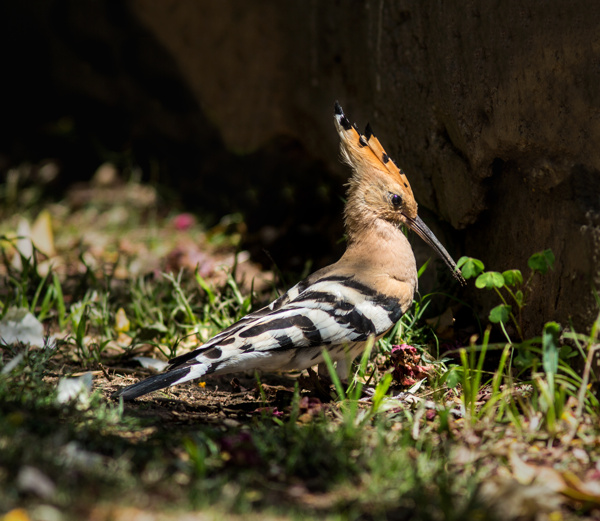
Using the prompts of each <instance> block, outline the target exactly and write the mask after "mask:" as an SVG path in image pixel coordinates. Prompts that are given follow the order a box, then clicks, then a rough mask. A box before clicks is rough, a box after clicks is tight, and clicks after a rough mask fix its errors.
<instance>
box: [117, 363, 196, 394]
mask: <svg viewBox="0 0 600 521" xmlns="http://www.w3.org/2000/svg"><path fill="white" fill-rule="evenodd" d="M191 370H192V369H191V367H180V368H178V369H173V370H172V371H167V372H166V373H161V374H157V375H155V376H150V377H149V378H146V379H145V380H142V381H141V382H138V383H136V384H133V385H130V386H129V387H125V388H124V389H120V390H118V391H117V392H116V393H114V394H113V395H112V397H113V398H123V400H125V401H129V400H135V399H136V398H138V397H140V396H142V395H144V394H148V393H150V392H152V391H156V390H158V389H164V388H165V387H169V386H170V385H172V384H174V383H175V382H177V381H179V380H181V379H182V378H184V377H185V376H186V375H188V374H189V372H190V371H191Z"/></svg>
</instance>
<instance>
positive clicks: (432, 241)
mask: <svg viewBox="0 0 600 521" xmlns="http://www.w3.org/2000/svg"><path fill="white" fill-rule="evenodd" d="M406 222H407V224H408V226H409V227H410V228H411V229H412V230H413V231H415V232H416V234H417V235H418V236H419V237H421V239H423V240H424V241H425V242H426V243H427V244H429V246H431V247H432V248H433V249H434V250H435V252H436V253H437V254H438V255H439V256H440V257H441V258H442V260H443V261H444V262H445V263H446V266H448V267H449V268H450V271H451V272H452V275H454V278H455V279H456V280H458V282H460V283H461V285H463V286H464V285H465V284H466V283H467V282H466V281H465V279H464V278H463V276H462V273H461V272H460V270H459V269H458V266H456V263H455V262H454V260H453V259H452V257H450V254H449V253H448V252H447V251H446V249H445V248H444V247H443V246H442V245H441V243H440V241H438V240H437V238H436V236H435V235H433V232H432V231H431V230H430V229H429V228H428V227H427V225H426V224H425V223H424V222H423V221H422V220H421V218H420V217H419V216H418V215H417V216H416V217H415V218H414V219H411V218H410V217H406Z"/></svg>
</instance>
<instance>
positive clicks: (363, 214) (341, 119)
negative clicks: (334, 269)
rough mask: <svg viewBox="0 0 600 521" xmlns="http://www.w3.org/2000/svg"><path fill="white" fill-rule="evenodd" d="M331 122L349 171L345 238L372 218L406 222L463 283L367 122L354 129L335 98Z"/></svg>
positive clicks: (400, 222)
mask: <svg viewBox="0 0 600 521" xmlns="http://www.w3.org/2000/svg"><path fill="white" fill-rule="evenodd" d="M334 121H335V126H336V129H337V131H338V133H339V135H340V141H341V144H340V151H341V154H342V158H343V160H344V162H346V163H348V165H350V167H351V168H352V170H353V175H352V177H351V178H350V182H349V189H348V202H347V204H346V209H345V212H344V216H345V221H346V228H347V232H348V236H349V239H350V240H351V241H352V240H353V239H354V238H355V236H357V235H359V234H360V233H362V232H364V231H365V228H366V227H368V226H369V223H370V222H373V221H374V220H375V219H383V220H385V221H387V222H390V223H392V224H393V225H395V226H396V227H400V226H401V225H406V226H408V227H409V228H411V229H412V230H414V231H415V232H416V233H417V234H418V235H419V236H420V237H421V238H422V239H423V240H424V241H425V242H427V243H428V244H429V245H430V246H431V247H432V248H433V249H434V250H435V251H436V253H437V254H438V255H439V256H440V257H441V258H442V259H443V260H444V262H445V263H446V264H447V265H448V267H449V268H450V270H451V271H452V274H453V275H454V277H455V278H456V279H457V280H458V281H459V282H460V283H461V284H464V283H465V281H464V279H463V277H462V275H461V273H460V271H459V270H458V268H457V266H456V264H455V263H454V260H453V259H452V257H450V255H449V254H448V252H447V251H446V250H445V248H444V247H443V246H442V245H441V244H440V242H439V241H438V240H437V238H436V237H435V235H434V234H433V232H432V231H431V230H430V229H429V228H428V227H427V226H426V225H425V223H424V222H423V221H422V220H421V218H420V217H419V216H418V215H417V209H418V206H417V201H416V200H415V197H414V195H413V192H412V189H411V187H410V184H409V182H408V179H407V178H406V175H405V174H404V172H403V171H402V170H401V169H400V168H398V166H397V165H396V163H395V162H394V161H393V160H392V159H391V158H390V156H389V155H388V154H387V153H386V151H385V150H384V148H383V146H381V143H380V142H379V140H378V139H377V138H376V137H375V136H374V135H373V131H372V130H371V127H370V126H369V125H367V128H366V129H365V133H364V134H361V133H360V132H358V129H357V128H356V125H352V124H351V123H350V120H349V119H348V118H347V117H346V115H345V114H344V111H343V110H342V107H341V106H340V104H339V103H338V102H337V101H336V103H335V109H334Z"/></svg>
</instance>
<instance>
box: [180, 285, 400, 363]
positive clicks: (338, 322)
mask: <svg viewBox="0 0 600 521" xmlns="http://www.w3.org/2000/svg"><path fill="white" fill-rule="evenodd" d="M401 315H402V309H401V307H400V303H399V302H398V300H397V299H395V298H389V297H386V296H385V295H381V294H379V293H377V292H375V291H373V290H372V289H370V288H368V287H367V286H365V285H363V284H361V283H359V282H357V281H356V280H355V279H354V278H353V277H348V276H330V277H325V278H322V279H320V280H318V281H316V282H315V283H313V284H309V285H308V286H306V285H305V284H303V283H302V282H301V283H299V284H297V285H296V286H294V287H293V288H291V289H290V290H289V291H288V292H287V293H286V294H285V295H283V296H282V297H280V298H279V299H278V300H276V301H275V302H273V303H272V304H271V305H270V306H267V307H265V308H263V309H261V310H259V311H257V312H256V313H253V314H251V315H248V316H247V317H245V318H244V319H242V320H240V321H239V322H237V323H236V324H234V325H233V326H231V327H230V328H228V329H227V330H225V331H223V332H221V333H219V334H218V335H217V336H216V337H214V338H212V339H211V340H210V341H209V342H207V343H206V344H204V345H203V346H202V347H201V348H200V349H197V350H195V351H193V352H191V353H188V354H186V355H183V356H181V357H178V358H175V359H173V360H172V361H171V363H172V366H171V367H172V368H176V367H180V366H181V365H183V364H197V363H202V364H207V363H209V362H210V364H211V368H210V369H208V370H207V373H213V372H215V371H218V372H223V371H222V370H223V369H225V368H227V369H229V370H243V369H246V368H245V367H238V366H239V365H244V358H246V359H247V360H248V367H247V369H252V368H253V367H262V368H267V369H268V368H288V366H289V365H290V363H288V361H287V360H286V357H287V358H289V359H290V362H292V359H293V358H298V354H299V353H300V352H301V351H302V350H304V349H311V350H314V349H316V350H318V351H320V350H321V349H323V348H328V347H329V346H338V345H343V344H352V343H356V342H363V341H366V340H367V339H368V338H369V336H375V337H379V336H381V335H383V334H384V333H385V332H386V331H388V330H389V329H390V328H391V327H392V326H393V325H394V324H395V323H396V322H397V321H398V320H399V318H400V316H401ZM294 351H295V353H294ZM250 353H254V355H253V356H247V357H243V356H242V355H250ZM278 354H279V355H283V356H276V355H278ZM269 358H271V359H269ZM252 362H256V365H255V364H254V363H252ZM292 365H293V364H292ZM298 368H301V367H298ZM207 373H205V374H207Z"/></svg>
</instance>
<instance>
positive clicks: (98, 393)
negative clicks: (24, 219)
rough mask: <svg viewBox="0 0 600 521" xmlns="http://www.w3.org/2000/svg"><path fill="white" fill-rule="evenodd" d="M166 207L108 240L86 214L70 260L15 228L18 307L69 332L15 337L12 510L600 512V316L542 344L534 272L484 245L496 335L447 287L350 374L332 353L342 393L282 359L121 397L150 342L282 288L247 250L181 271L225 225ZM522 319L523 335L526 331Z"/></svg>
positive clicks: (1, 451) (175, 347) (202, 328)
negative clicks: (92, 240)
mask: <svg viewBox="0 0 600 521" xmlns="http://www.w3.org/2000/svg"><path fill="white" fill-rule="evenodd" d="M124 206H125V205H124ZM92 209H93V202H92V203H90V204H89V206H88V207H87V208H85V209H84V210H80V211H81V212H87V213H91V214H93V215H95V216H96V217H95V218H97V216H98V212H100V214H102V212H106V211H108V210H102V209H96V210H97V211H96V212H92V211H91V210H92ZM76 212H77V210H74V209H71V208H63V209H61V210H60V211H58V210H56V208H55V211H54V214H53V218H54V219H55V220H56V221H57V224H59V223H60V224H62V225H63V226H56V228H57V231H58V230H59V229H60V230H71V231H70V232H69V233H71V234H72V233H73V231H72V228H71V227H69V226H68V223H69V222H71V219H73V220H74V221H78V222H81V220H82V219H83V214H80V215H74V214H75V213H76ZM150 214H151V215H152V219H150V220H149V222H150V224H149V225H148V227H147V228H145V226H146V225H145V224H144V222H145V221H144V219H143V218H142V217H140V215H139V209H137V210H136V213H135V215H132V216H130V218H129V219H126V220H125V222H124V224H123V225H122V226H120V227H118V229H115V228H114V226H113V227H111V228H110V230H106V231H102V233H106V235H103V236H101V238H100V239H98V238H96V240H97V241H98V242H102V243H103V244H104V245H105V247H103V248H94V245H93V244H87V245H86V244H85V243H84V242H83V237H84V236H85V235H84V234H83V233H82V232H85V231H87V229H86V227H85V225H84V226H83V227H82V229H80V230H78V233H82V236H81V237H78V236H76V237H73V236H71V237H62V236H61V235H60V234H57V237H56V242H57V246H58V245H59V244H67V245H70V247H64V248H63V249H60V248H58V247H57V249H58V250H59V254H58V255H57V256H56V258H55V260H56V265H51V263H48V262H47V260H46V258H45V256H44V255H42V254H40V253H39V252H37V253H35V254H34V256H33V257H31V258H29V257H27V256H24V255H20V254H19V252H18V251H17V250H16V249H15V238H14V232H13V231H12V230H13V229H15V223H14V222H11V221H10V217H7V218H6V219H5V221H4V223H5V224H4V225H3V226H4V228H2V229H0V233H1V234H2V238H1V239H0V248H1V251H2V256H3V262H2V265H1V266H0V276H1V277H2V283H0V302H1V305H0V314H1V316H2V317H6V316H7V314H8V313H9V311H10V310H11V309H14V308H16V307H18V308H25V309H27V310H29V311H30V312H31V313H32V314H33V315H34V316H35V317H37V319H39V320H40V321H42V322H43V323H44V325H45V326H46V331H47V332H48V333H51V334H52V335H53V337H54V338H50V339H47V340H46V347H45V348H36V347H29V346H25V345H21V344H18V343H16V344H11V345H4V346H3V347H2V358H1V361H0V513H2V512H10V513H11V514H10V515H13V516H16V515H20V514H23V515H25V516H26V517H21V518H20V519H45V518H47V517H49V514H48V513H49V512H50V513H51V514H52V515H53V516H54V519H86V518H90V519H91V518H93V519H131V517H132V515H133V514H132V512H143V513H144V515H148V516H154V517H150V519H153V518H155V519H176V518H178V517H180V516H181V515H182V513H183V512H202V513H203V514H204V515H206V516H208V517H209V518H210V517H214V518H223V517H231V518H235V516H240V517H244V518H252V516H256V517H257V518H259V517H260V518H261V519H265V518H266V519H270V518H272V519H281V518H284V517H285V518H287V517H290V518H294V519H296V518H297V519H300V518H303V519H304V518H315V519H316V518H319V519H322V518H329V519H409V518H410V519H423V520H429V519H436V520H437V519H446V520H452V519H457V520H458V519H532V520H533V519H556V520H558V519H574V518H590V519H592V518H594V516H597V515H598V507H599V505H600V490H599V488H600V485H599V484H600V479H599V477H598V475H599V474H600V471H599V470H598V468H599V467H598V465H599V460H600V458H599V454H598V440H599V439H600V428H599V427H598V411H599V404H598V401H597V398H596V396H595V394H594V393H595V386H596V382H595V380H594V373H593V370H592V369H593V361H594V357H593V356H594V354H595V353H596V351H597V349H598V345H600V344H599V343H598V328H599V327H600V319H599V320H597V321H596V323H595V324H594V325H593V327H592V329H591V331H589V332H587V333H581V332H575V331H573V330H572V329H569V328H564V329H563V328H561V326H559V325H558V324H555V323H552V322H550V323H548V324H546V326H545V327H544V329H543V331H541V333H540V337H539V338H533V339H523V338H522V335H521V331H522V329H521V327H520V326H521V324H520V320H521V315H522V309H523V307H524V306H525V305H526V298H527V291H528V289H527V287H526V286H527V283H525V284H523V277H519V275H520V274H519V275H517V274H515V273H514V272H515V270H507V271H505V272H503V273H502V274H498V275H500V276H501V277H502V280H500V277H498V275H496V274H494V275H486V274H485V273H484V272H483V269H484V268H483V265H482V264H481V263H479V264H478V263H477V262H475V261H476V260H475V259H471V260H469V261H468V262H469V264H468V269H471V274H472V276H473V277H480V276H481V275H484V276H483V278H482V279H481V281H480V283H479V284H478V286H479V287H481V288H482V290H485V289H486V288H489V289H493V290H494V291H495V292H496V293H498V294H499V295H500V298H501V304H500V306H499V307H497V308H498V310H499V311H496V312H495V314H493V315H491V316H490V319H492V318H493V319H494V320H491V322H495V323H496V324H497V325H496V326H494V327H495V328H496V329H491V327H490V328H488V329H486V330H484V331H483V332H482V334H480V335H479V336H478V337H477V338H475V337H473V338H472V339H471V341H467V342H466V343H465V344H464V345H461V344H460V342H457V341H456V339H455V340H454V345H453V347H452V348H450V349H449V348H448V346H444V345H443V341H442V340H439V339H438V338H437V336H436V334H435V332H434V331H433V330H432V329H431V327H430V326H428V325H427V324H426V322H425V320H424V316H425V314H426V310H427V308H428V306H429V303H430V302H431V301H432V299H436V298H440V297H439V295H426V296H423V297H422V298H419V299H418V300H417V301H416V302H415V304H414V306H413V308H412V309H411V311H410V312H408V313H407V314H405V316H404V317H403V318H402V320H401V322H400V323H399V324H398V325H397V326H396V327H395V328H394V329H393V330H392V331H391V332H390V334H389V335H388V336H387V337H386V338H384V339H382V340H381V341H380V342H379V343H378V344H377V345H372V346H370V348H369V349H368V350H367V351H366V352H365V355H364V356H363V357H362V358H361V359H360V360H359V361H357V363H356V371H355V373H356V374H355V378H354V379H353V380H352V382H351V383H350V385H349V386H345V385H343V384H342V382H340V381H339V379H337V376H336V374H335V372H334V371H333V370H332V369H333V367H330V369H331V371H330V373H331V378H332V387H331V388H329V389H328V388H325V389H324V394H323V389H322V388H321V389H320V390H319V389H316V387H315V386H314V385H313V384H314V382H313V381H311V379H310V378H303V379H302V378H300V379H299V378H297V376H294V375H293V376H287V377H283V376H274V375H267V374H263V375H260V376H258V375H257V376H255V375H237V376H236V377H235V378H231V377H224V378H213V379H207V381H206V382H205V384H204V386H199V385H197V384H188V385H183V386H180V387H178V388H175V389H172V390H169V391H165V392H157V393H154V394H153V395H151V396H150V397H147V398H145V399H142V400H140V401H138V402H136V403H133V404H125V405H124V404H123V403H119V402H114V401H112V400H110V395H111V394H112V392H113V391H114V390H116V389H117V388H118V387H120V386H122V385H125V384H126V383H129V382H132V381H133V379H132V376H133V377H135V378H139V377H141V376H143V375H144V374H150V373H149V370H147V369H143V368H141V367H139V365H137V364H136V363H135V362H133V357H135V356H137V355H144V356H152V357H155V358H163V359H166V358H169V357H172V356H174V355H175V354H177V353H181V352H184V350H186V349H189V348H191V347H193V346H195V345H197V344H198V343H199V342H202V341H204V340H206V339H207V338H209V337H210V336H212V335H213V334H215V333H216V332H218V331H219V330H220V329H222V328H224V327H226V326H228V325H229V324H231V323H233V322H234V321H235V320H237V319H239V318H240V317H241V316H244V315H245V314H246V313H248V312H249V311H250V310H251V309H253V308H255V307H256V306H257V305H259V304H260V303H261V302H264V301H267V300H269V299H270V298H273V297H274V296H276V292H275V291H274V289H273V285H272V284H264V285H263V286H262V287H261V288H257V287H255V285H254V284H253V283H252V282H251V281H252V279H250V280H246V282H245V283H242V282H241V276H240V273H239V271H240V270H241V269H242V268H243V265H242V264H240V265H237V264H236V263H235V262H233V263H230V264H229V268H228V269H227V270H224V271H222V270H220V269H218V268H217V269H214V270H212V272H210V271H209V270H208V272H207V270H205V271H204V272H203V271H201V269H200V267H198V268H196V269H195V270H194V268H193V267H192V266H188V269H185V267H183V268H181V269H177V270H171V271H170V272H165V271H164V270H162V269H160V268H162V266H161V265H160V259H164V258H167V257H169V250H173V251H175V250H177V251H179V250H178V248H180V247H179V246H178V242H177V241H184V240H185V239H186V237H188V236H191V237H193V240H194V241H196V242H198V241H199V237H204V236H205V235H204V231H203V230H202V229H201V227H199V226H197V225H196V226H193V227H192V228H191V229H189V230H187V231H185V232H182V233H181V234H180V233H179V232H173V230H172V229H169V222H170V221H169V219H168V218H165V219H163V220H161V219H159V218H158V217H157V215H156V212H150ZM107 221H109V220H107ZM92 222H96V221H92ZM128 223H129V224H128ZM90 226H91V224H90ZM163 229H164V230H165V231H164V235H161V233H162V230H163ZM94 232H95V233H98V230H97V229H94ZM115 233H118V235H119V239H117V238H115V235H114V234H115ZM186 234H187V235H186ZM129 236H131V237H133V238H132V239H130V240H129V243H128V244H124V242H123V241H124V239H123V238H124V237H129ZM207 236H210V233H209V234H208V235H207ZM119 241H120V242H119ZM75 244H77V245H78V246H77V247H73V245H75ZM136 245H137V246H136ZM233 248H234V245H233V244H228V243H227V239H226V237H223V236H222V235H219V244H218V245H215V244H211V243H210V242H209V241H208V240H207V241H206V242H205V243H203V246H202V248H201V251H204V250H206V251H209V252H211V255H213V256H214V257H215V258H216V257H218V256H219V255H225V253H227V254H228V255H230V254H231V252H232V251H233ZM224 252H225V253H224ZM196 253H197V252H196ZM15 255H17V256H19V257H20V262H21V266H22V267H21V268H20V269H17V268H15V267H14V264H13V259H14V256H15ZM141 259H143V260H144V261H148V260H149V259H150V260H152V259H157V261H156V263H155V266H154V269H153V270H151V271H147V272H140V273H137V274H134V273H135V271H136V269H135V266H137V265H139V263H140V262H141ZM540 259H541V260H545V261H547V260H548V259H550V256H549V255H548V254H547V253H546V254H545V255H542V256H541V257H540V256H538V257H537V261H538V264H535V263H534V268H532V270H533V269H538V270H539V266H540V265H541V264H539V263H540V262H541V260H540ZM465 262H466V261H465ZM465 262H463V264H465ZM478 262H479V261H478ZM463 269H464V268H463ZM478 270H479V271H478ZM493 273H496V272H493ZM542 275H543V274H541V273H538V274H537V275H534V274H533V273H532V275H531V276H542ZM255 280H256V279H255ZM528 280H529V279H528ZM506 290H508V291H506ZM509 299H512V301H511V300H509ZM509 302H512V304H510V303H509ZM513 306H514V308H515V311H513ZM496 319H497V320H496ZM511 323H514V331H517V336H518V337H519V339H518V341H513V340H512V339H511V338H510V331H511V329H510V327H509V324H511ZM498 339H500V340H501V341H500V342H499V341H498ZM399 345H403V346H402V347H398V346H399ZM415 348H416V349H415ZM575 360H579V361H580V362H581V363H580V365H581V366H582V367H583V370H582V371H581V372H577V371H575V370H574V369H573V367H575V364H574V361H575ZM328 363H329V365H330V366H331V362H330V361H329V362H328ZM86 372H91V373H92V375H93V378H94V385H93V390H92V391H91V393H89V394H87V393H84V398H83V399H81V400H72V401H67V402H66V403H64V402H61V401H59V400H58V399H57V397H58V387H59V382H61V381H63V380H64V379H65V378H77V377H79V376H81V375H82V374H84V373H86ZM401 375H403V377H406V378H408V379H407V380H402V379H401ZM423 375H425V376H423ZM408 381H410V383H406V382H408ZM402 382H405V385H403V384H402ZM32 476H33V477H32ZM19 509H24V510H23V511H21V510H19ZM132 509H133V510H132ZM160 516H162V517H160ZM50 517H51V516H50ZM6 519H11V518H10V517H8V516H7V517H6ZM12 519H17V517H13V518H12Z"/></svg>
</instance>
